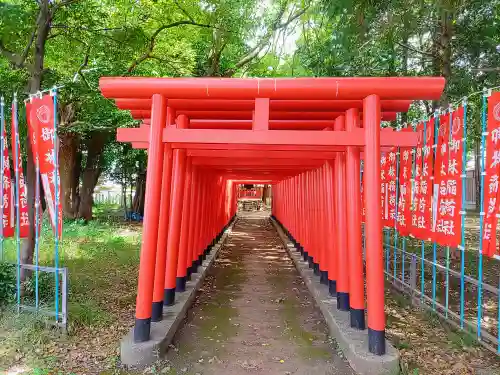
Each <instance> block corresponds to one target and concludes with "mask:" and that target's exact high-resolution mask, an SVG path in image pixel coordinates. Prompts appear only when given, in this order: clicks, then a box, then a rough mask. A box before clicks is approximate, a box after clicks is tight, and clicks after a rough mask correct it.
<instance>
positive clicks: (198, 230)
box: [193, 171, 206, 272]
mask: <svg viewBox="0 0 500 375" xmlns="http://www.w3.org/2000/svg"><path fill="white" fill-rule="evenodd" d="M205 185H206V174H205V173H204V172H202V171H200V172H199V177H198V188H197V194H196V195H197V196H196V211H195V212H196V213H195V220H196V225H195V232H194V236H193V248H194V254H193V272H196V271H197V270H198V266H200V265H201V262H202V259H201V255H200V254H201V251H200V248H201V237H202V235H203V225H204V224H203V218H202V216H203V204H204V203H203V198H204V194H205Z"/></svg>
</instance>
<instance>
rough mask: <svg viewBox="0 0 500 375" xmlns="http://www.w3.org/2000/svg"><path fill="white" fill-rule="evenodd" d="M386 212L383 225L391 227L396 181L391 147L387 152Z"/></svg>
mask: <svg viewBox="0 0 500 375" xmlns="http://www.w3.org/2000/svg"><path fill="white" fill-rule="evenodd" d="M387 159H388V160H387V176H386V179H387V213H388V215H387V216H388V217H387V220H386V222H385V223H384V225H385V226H388V227H393V226H394V225H396V212H397V210H396V198H397V197H396V182H397V171H396V167H397V153H396V148H395V147H393V148H392V149H391V150H390V151H389V153H388V154H387Z"/></svg>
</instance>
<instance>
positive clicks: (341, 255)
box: [335, 116, 349, 311]
mask: <svg viewBox="0 0 500 375" xmlns="http://www.w3.org/2000/svg"><path fill="white" fill-rule="evenodd" d="M335 130H345V117H344V116H339V117H337V118H336V119H335ZM345 167H346V166H345V153H344V152H339V153H337V155H336V157H335V182H336V184H335V198H336V199H335V203H336V205H335V206H336V207H335V209H336V214H335V219H336V220H335V223H336V226H337V242H336V243H337V271H338V273H337V308H338V309H339V310H342V311H349V273H348V272H349V269H348V267H349V264H348V263H349V257H348V249H347V216H346V211H347V202H346V184H345V175H346V171H345V169H346V168H345Z"/></svg>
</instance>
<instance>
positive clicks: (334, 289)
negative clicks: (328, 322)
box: [328, 280, 337, 297]
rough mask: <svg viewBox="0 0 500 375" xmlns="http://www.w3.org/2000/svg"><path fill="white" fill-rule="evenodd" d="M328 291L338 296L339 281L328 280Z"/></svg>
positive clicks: (333, 295)
mask: <svg viewBox="0 0 500 375" xmlns="http://www.w3.org/2000/svg"><path fill="white" fill-rule="evenodd" d="M328 292H329V293H330V295H331V296H332V297H337V281H336V280H328Z"/></svg>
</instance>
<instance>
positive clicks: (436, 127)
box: [429, 113, 440, 311]
mask: <svg viewBox="0 0 500 375" xmlns="http://www.w3.org/2000/svg"><path fill="white" fill-rule="evenodd" d="M439 120H440V118H439V116H438V114H437V113H435V114H434V129H433V130H434V138H433V141H432V148H431V150H430V151H429V152H434V151H433V150H432V149H436V148H437V145H436V140H437V137H438V132H439V126H440V123H439ZM436 154H437V151H436V152H434V155H433V158H432V162H433V163H435V162H436ZM433 174H434V169H433ZM431 181H432V186H430V187H429V188H430V191H431V194H432V195H431V210H432V211H431V220H432V221H431V223H429V224H430V225H431V228H433V226H434V220H436V218H435V217H434V216H435V215H434V205H437V202H435V201H434V176H432V178H431ZM436 263H437V243H436V241H435V240H433V241H432V309H433V310H434V311H435V310H436Z"/></svg>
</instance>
